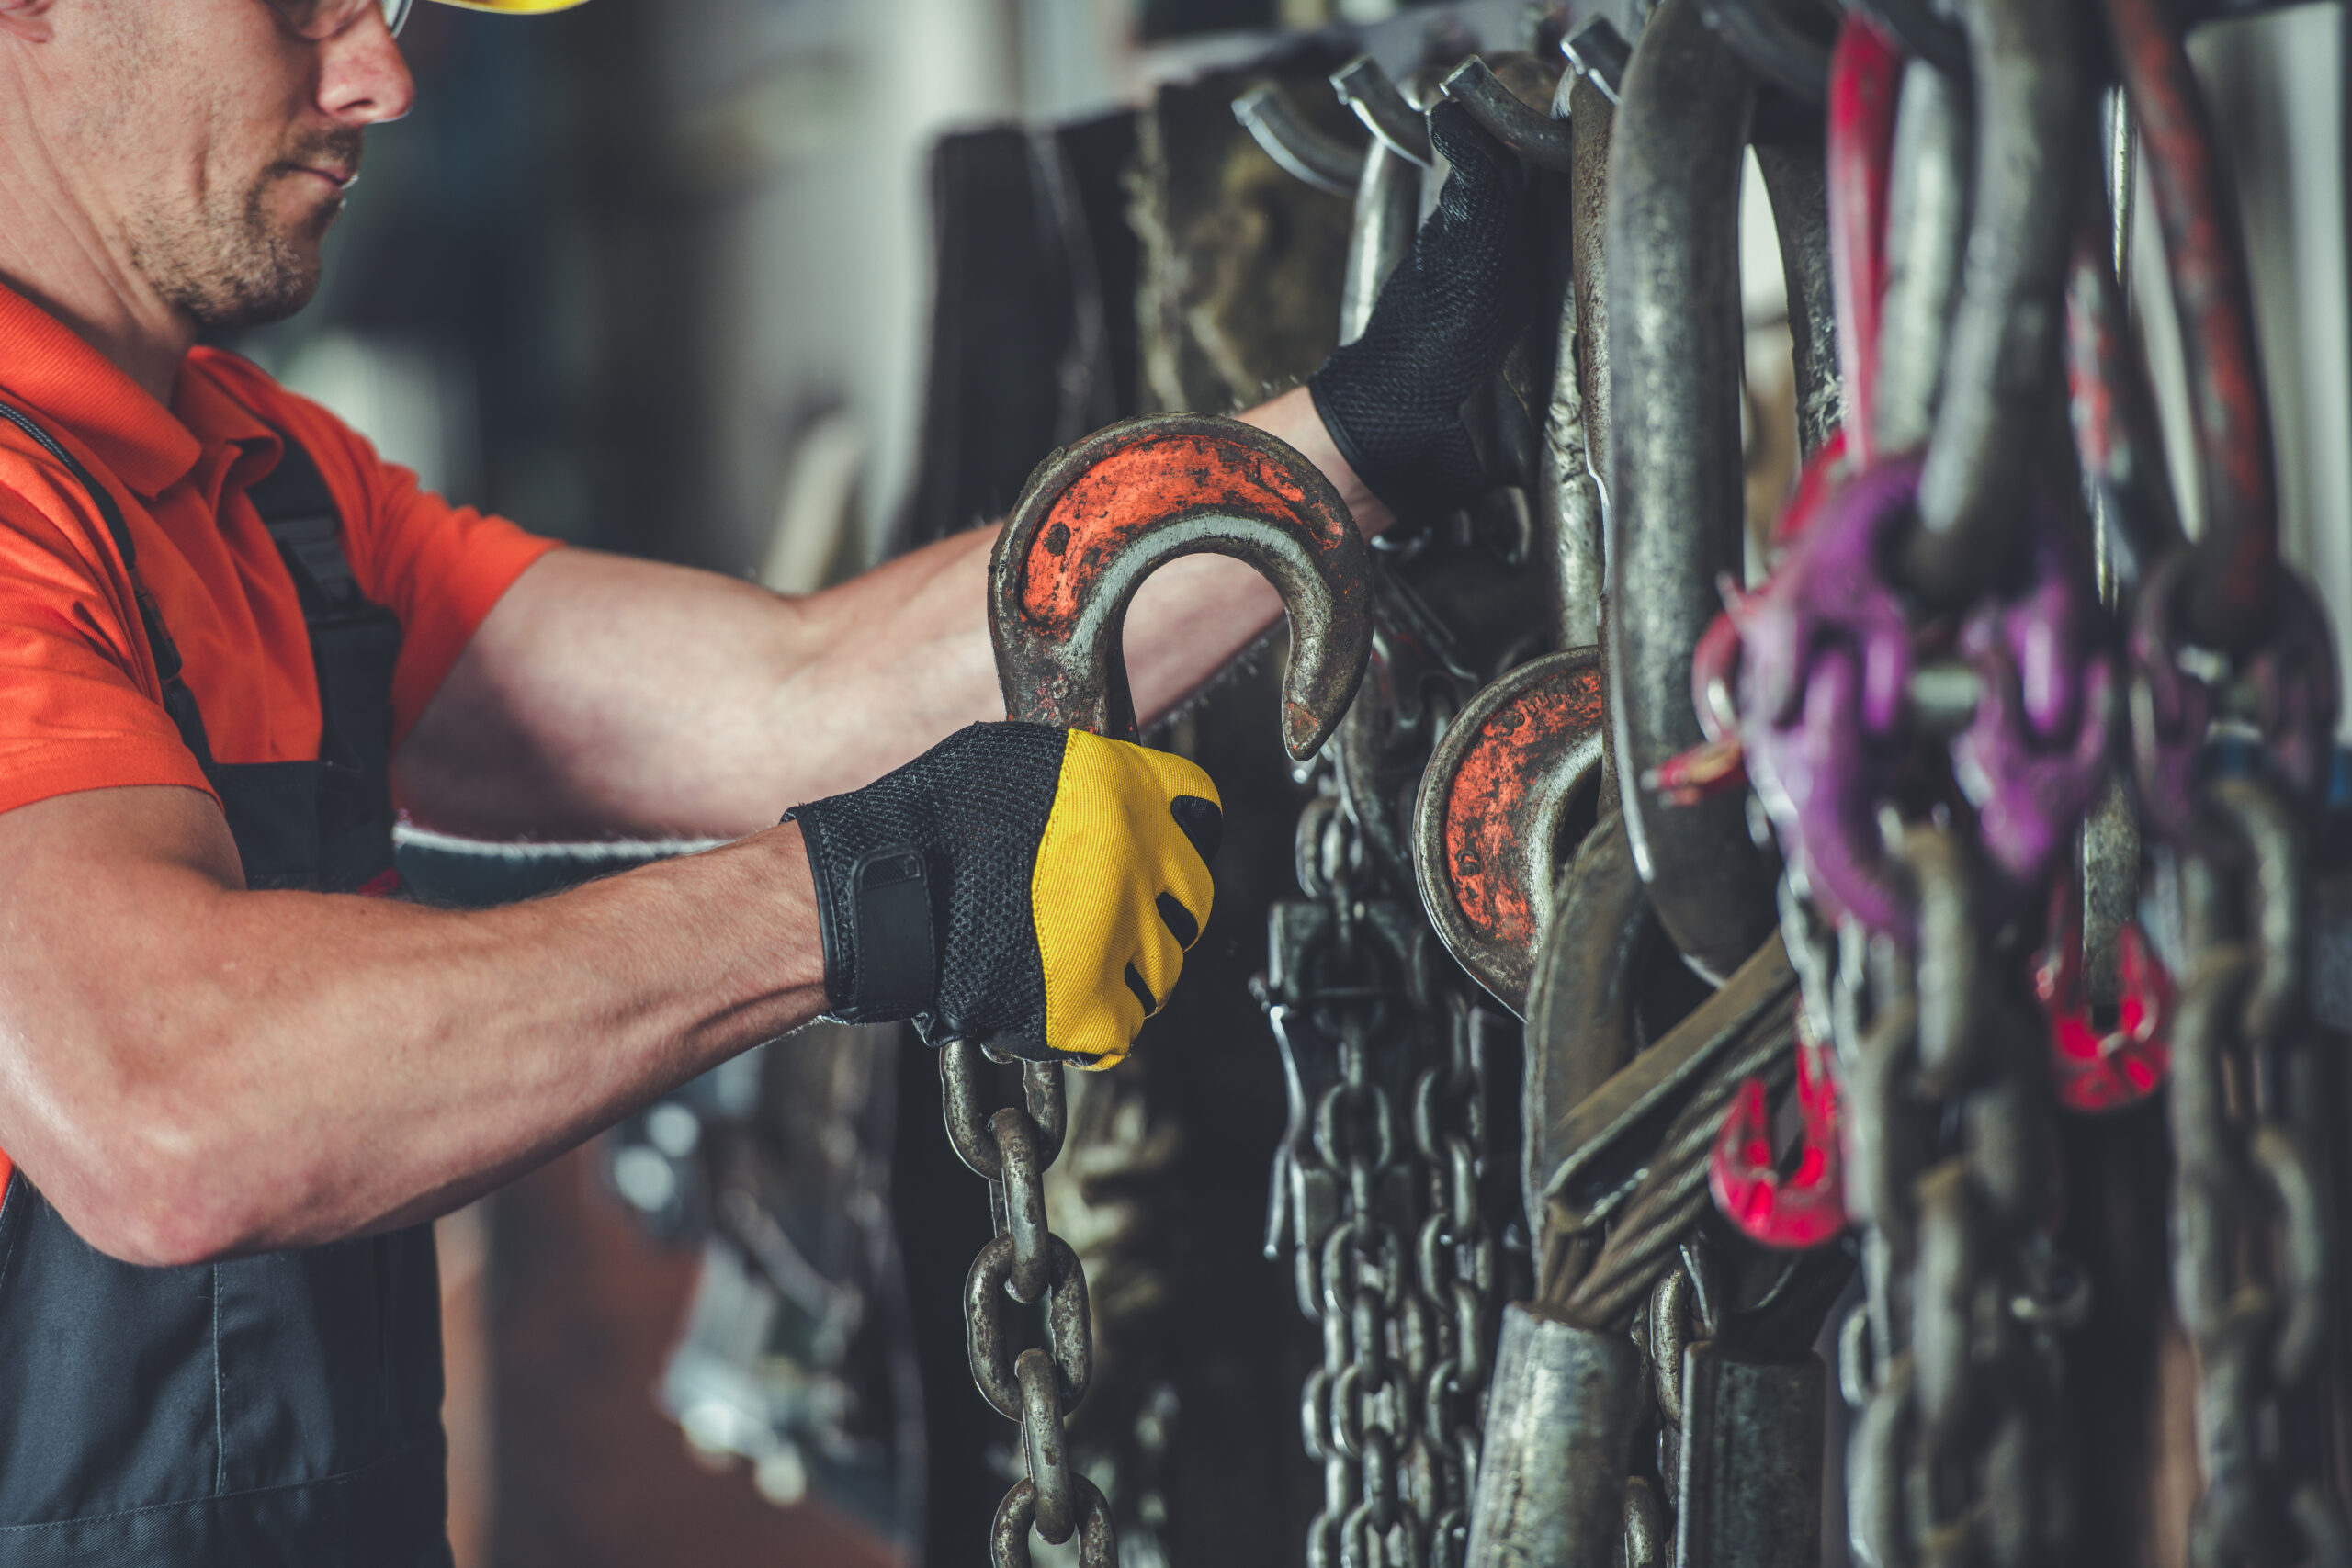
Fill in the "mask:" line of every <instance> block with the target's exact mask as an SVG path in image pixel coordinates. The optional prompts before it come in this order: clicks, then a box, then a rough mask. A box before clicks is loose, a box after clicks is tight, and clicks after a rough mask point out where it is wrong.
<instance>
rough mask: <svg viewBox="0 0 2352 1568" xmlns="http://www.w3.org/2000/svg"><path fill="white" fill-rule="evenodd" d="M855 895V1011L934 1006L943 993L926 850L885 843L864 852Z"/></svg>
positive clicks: (854, 878)
mask: <svg viewBox="0 0 2352 1568" xmlns="http://www.w3.org/2000/svg"><path fill="white" fill-rule="evenodd" d="M850 897H852V898H853V899H854V901H855V904H856V920H857V995H856V996H855V997H854V998H852V1002H851V1010H852V1011H853V1012H854V1014H856V1015H857V1016H861V1017H868V1018H877V1017H878V1018H906V1017H910V1016H911V1015H913V1014H916V1013H927V1012H929V1011H931V1010H932V1009H933V1007H934V1006H936V1005H937V999H938V996H939V977H938V954H937V950H936V943H935V942H934V939H933V932H932V919H931V876H930V872H929V870H928V868H927V867H925V865H924V864H923V858H922V851H920V850H918V849H916V848H915V847H914V846H913V845H911V844H885V845H884V846H882V847H881V848H880V849H877V850H874V851H872V852H869V853H867V854H865V855H863V856H861V857H860V858H859V860H858V862H857V863H856V865H855V866H854V867H852V868H851V871H850Z"/></svg>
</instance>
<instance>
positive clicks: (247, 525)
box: [0, 287, 556, 1191]
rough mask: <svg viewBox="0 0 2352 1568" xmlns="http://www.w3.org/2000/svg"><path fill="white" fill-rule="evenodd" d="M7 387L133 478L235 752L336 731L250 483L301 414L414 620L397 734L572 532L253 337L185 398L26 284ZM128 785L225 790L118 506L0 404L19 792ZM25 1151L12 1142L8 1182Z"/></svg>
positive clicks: (353, 538) (2, 323)
mask: <svg viewBox="0 0 2352 1568" xmlns="http://www.w3.org/2000/svg"><path fill="white" fill-rule="evenodd" d="M0 400H6V401H7V402H9V403H13V404H14V405H16V406H17V408H18V409H20V410H22V411H23V412H26V413H27V414H28V415H30V416H31V417H32V418H33V420H34V421H35V422H36V423H39V424H40V425H41V426H42V427H43V428H44V429H46V430H47V431H48V433H49V434H50V435H51V438H53V439H54V440H56V441H57V442H58V443H59V444H60V445H61V446H63V447H64V448H65V449H66V450H67V451H69V452H71V453H73V454H74V457H75V458H76V459H77V460H79V461H80V462H81V463H82V465H83V466H84V467H85V468H88V469H89V470H90V473H91V475H92V476H93V477H94V478H96V479H97V480H98V482H99V483H101V484H103V485H105V486H106V487H107V490H109V491H112V492H113V495H114V499H115V501H116V502H117V503H118V504H119V506H120V507H121V509H122V513H123V517H124V519H125V521H126V523H127V524H128V525H129V527H130V539H131V545H132V547H133V549H134V550H135V551H136V552H137V555H138V558H139V576H140V580H141V581H142V582H144V583H145V584H146V586H147V590H148V592H151V593H153V595H154V596H155V601H156V604H158V605H159V606H160V607H161V608H162V611H163V616H164V626H166V627H167V628H169V630H170V631H171V634H172V638H173V640H174V641H175V643H177V644H178V645H179V649H180V655H181V658H182V660H184V661H185V663H186V666H187V670H186V679H187V684H188V689H189V690H190V691H191V692H193V693H194V694H195V696H196V701H197V705H198V708H200V709H201V710H202V711H203V714H204V726H205V731H206V734H207V737H208V739H209V741H210V742H211V746H212V753H213V756H214V757H215V759H217V760H218V761H222V762H232V763H233V762H287V761H307V760H309V759H311V758H313V757H316V756H317V755H318V750H319V730H320V722H321V721H320V716H319V693H318V678H317V674H316V672H315V671H314V670H313V669H312V667H311V653H310V639H309V637H307V636H306V635H305V633H304V631H303V627H302V608H301V602H300V599H299V598H298V597H297V596H296V593H295V588H294V581H293V579H292V578H291V577H290V576H288V573H287V570H286V566H285V563H284V561H283V560H281V559H280V558H279V557H278V553H277V545H276V543H275V542H273V541H272V540H271V538H270V536H269V531H268V530H267V529H266V528H265V527H264V526H263V525H262V521H261V518H260V516H259V515H258V514H257V513H255V512H254V508H253V504H252V502H249V501H248V500H247V499H246V497H245V491H246V488H247V487H248V486H250V485H252V484H254V482H255V481H257V480H259V479H262V478H264V477H265V476H266V475H267V474H268V473H269V472H270V471H271V470H272V469H274V468H276V467H277V460H278V456H279V453H280V452H281V450H282V449H283V443H282V442H281V441H280V440H279V437H278V434H277V433H278V431H280V430H283V431H286V432H288V433H289V434H292V435H293V436H295V437H296V438H297V439H298V440H300V442H301V444H302V445H303V446H304V447H305V448H307V449H308V450H309V452H310V454H311V458H312V460H313V461H314V462H316V463H317V465H318V468H319V472H320V474H321V475H322V476H323V477H324V479H325V480H326V483H327V488H328V490H329V491H332V492H333V493H334V500H335V504H336V507H337V509H338V510H339V511H340V512H341V513H342V514H343V544H344V549H345V553H346V554H347V555H348V556H349V557H350V559H351V569H352V573H353V575H354V577H355V578H356V580H357V581H358V585H359V588H360V591H361V592H363V593H365V594H366V595H367V596H368V599H369V600H370V601H372V602H373V603H375V604H381V605H383V606H385V607H386V608H387V609H390V611H391V612H392V613H393V614H394V615H397V616H398V617H399V618H400V623H401V633H402V638H401V657H400V663H399V666H398V667H397V669H396V670H395V671H394V672H393V677H392V716H393V736H392V743H393V745H394V746H396V747H397V746H398V745H399V744H400V741H401V739H402V738H403V737H405V736H406V735H407V734H408V732H409V730H410V728H413V726H414V725H415V723H416V720H417V716H419V715H420V714H422V713H423V712H424V707H425V705H426V704H427V703H429V702H431V701H432V699H433V694H434V693H435V691H437V690H439V688H440V685H441V682H442V680H443V679H444V678H445V677H446V676H447V674H448V673H449V669H450V666H451V665H453V664H455V663H456V662H457V660H458V654H459V653H461V652H462V651H464V649H465V646H466V643H467V641H468V640H469V638H470V637H472V636H473V633H474V628H475V627H476V626H480V625H481V621H482V617H484V616H485V615H489V614H490V610H491V606H492V605H493V604H496V603H497V602H498V598H499V595H501V594H502V593H503V592H506V590H507V588H508V587H509V586H510V585H511V584H512V583H513V582H514V581H515V578H516V577H517V576H519V575H520V574H521V573H522V571H523V569H524V568H525V567H526V566H528V565H530V564H531V563H532V562H533V561H535V560H537V559H538V558H539V557H541V556H542V555H545V554H546V553H547V552H548V551H549V550H551V549H553V548H555V547H556V545H555V542H554V541H553V540H549V539H540V538H534V537H533V536H530V535H528V534H526V533H524V532H523V531H522V530H521V529H519V528H517V527H515V525H513V524H511V523H507V522H505V521H503V520H502V519H499V518H495V517H487V516H484V515H483V514H481V513H479V512H473V511H469V510H467V509H465V508H461V507H453V506H451V505H450V504H449V503H448V502H446V501H443V500H442V499H441V498H440V497H438V496H435V495H429V494H427V493H425V492H424V491H422V490H420V489H419V488H418V487H417V482H416V476H415V475H414V474H413V473H411V472H409V471H408V470H407V469H405V468H398V467H395V466H393V465H391V464H389V463H386V462H384V461H383V460H381V459H380V458H379V457H377V456H376V453H375V450H374V449H373V448H372V447H370V446H368V443H367V442H366V441H365V440H363V439H361V438H360V437H359V436H358V435H357V434H355V433H354V432H353V431H352V430H351V429H350V427H349V426H347V425H345V424H344V423H343V422H342V421H340V420H338V419H336V418H335V417H334V415H333V414H331V413H329V412H326V411H325V410H324V409H322V408H321V407H319V406H318V405H317V404H316V403H313V402H310V401H308V400H305V399H302V398H299V397H296V396H295V395H294V394H293V393H291V392H288V391H287V390H286V389H284V388H283V387H280V386H279V385H278V384H277V382H276V381H274V380H272V379H271V378H269V377H268V376H267V375H266V374H264V373H263V372H262V371H261V370H260V369H259V368H258V367H254V366H253V365H251V364H249V363H247V362H246V361H244V360H243V359H239V358H237V357H236V356H235V355H230V354H223V353H220V352H219V351H217V350H212V349H202V348H199V349H198V350H197V351H196V352H195V353H193V354H191V355H189V356H188V359H187V364H186V366H185V367H183V368H182V369H181V371H180V377H179V382H178V385H177V386H175V388H174V389H173V392H172V403H171V407H169V408H165V407H164V405H163V404H161V403H159V402H157V401H156V400H154V399H153V397H151V396H149V395H148V393H147V392H146V391H144V390H143V389H141V388H140V387H139V386H138V385H137V384H135V383H134V382H132V381H131V380H130V378H129V377H127V376H125V375H124V374H123V373H122V372H121V371H119V370H118V369H117V368H115V367H114V366H113V365H112V364H110V363H109V362H108V361H107V359H105V358H104V357H103V356H102V355H99V354H98V353H97V351H96V350H95V349H93V348H92V347H91V346H90V345H89V344H86V343H85V342H83V341H82V339H80V338H79V337H77V336H75V335H74V333H72V332H71V331H70V330H68V329H67V328H66V327H65V326H64V325H63V324H62V323H61V322H59V321H57V320H56V319H55V318H54V317H51V315H49V314H48V313H47V312H46V311H44V310H40V308H38V307H37V306H35V305H33V304H31V303H30V302H29V301H28V300H26V299H24V298H22V297H21V296H19V295H17V294H16V293H15V292H13V291H11V290H9V289H7V288H5V287H0ZM127 784H184V785H186V786H187V787H188V788H190V789H200V790H205V791H206V792H207V793H208V794H209V793H210V790H209V785H208V784H206V783H205V780H204V773H203V772H202V770H201V769H199V768H198V765H197V761H196V759H195V757H194V756H192V755H191V754H190V753H189V752H188V750H187V748H186V747H185V746H183V745H181V744H180V737H179V731H178V729H177V728H175V727H174V725H173V723H172V720H171V717H170V716H169V715H168V714H166V713H165V712H164V705H163V688H162V685H161V683H160V682H158V680H157V678H156V673H155V662H154V659H153V655H152V653H151V651H150V650H149V649H148V647H147V641H146V637H145V636H144V634H143V633H142V631H141V627H140V623H139V613H138V609H137V607H136V604H135V603H134V601H133V599H132V597H131V584H130V575H129V573H128V572H127V571H126V570H124V567H123V562H122V558H121V557H120V555H119V553H118V552H117V550H116V548H115V544H114V540H113V538H112V536H110V535H109V534H108V532H107V525H106V521H105V519H104V518H103V517H102V516H100V515H99V513H98V510H97V508H96V506H94V505H92V504H91V502H90V499H89V495H88V492H87V491H85V490H84V489H83V487H82V485H81V483H80V481H78V480H77V479H75V478H74V475H73V473H72V472H71V471H70V470H69V469H68V468H66V467H65V466H64V465H63V464H62V463H60V462H58V461H57V459H56V458H54V457H51V456H50V454H49V453H47V452H45V451H43V450H42V449H41V448H40V446H39V444H37V443H36V442H34V441H33V440H32V439H31V438H30V437H28V436H27V435H26V434H24V433H23V432H21V431H19V430H17V428H16V427H15V426H14V425H10V424H7V423H5V422H0V811H10V810H14V809H15V808H16V807H20V806H27V805H29V804H31V803H32V802H34V801H37V800H45V799H48V798H49V797H51V796H52V795H69V794H72V793H74V791H77V790H85V789H107V788H114V787H119V786H122V785H127ZM7 1171H8V1159H7V1156H6V1154H5V1153H0V1191H5V1190H6V1185H7Z"/></svg>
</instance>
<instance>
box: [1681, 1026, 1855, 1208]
mask: <svg viewBox="0 0 2352 1568" xmlns="http://www.w3.org/2000/svg"><path fill="white" fill-rule="evenodd" d="M1797 1115H1798V1119H1799V1120H1800V1122H1802V1123H1803V1125H1804V1132H1803V1136H1802V1137H1801V1139H1800V1141H1799V1143H1798V1145H1797V1156H1796V1165H1795V1167H1794V1168H1792V1169H1791V1170H1790V1171H1789V1172H1788V1174H1786V1175H1785V1176H1784V1175H1782V1174H1781V1161H1780V1159H1779V1158H1778V1157H1777V1156H1776V1155H1775V1152H1774V1150H1773V1147H1772V1117H1771V1111H1770V1106H1769V1105H1768V1103H1767V1101H1766V1100H1765V1095H1764V1085H1763V1083H1762V1082H1761V1081H1760V1080H1758V1079H1755V1078H1750V1079H1749V1080H1748V1081H1747V1084H1746V1085H1745V1086H1743V1087H1742V1088H1741V1089H1740V1091H1739V1098H1738V1099H1737V1100H1734V1101H1733V1102H1732V1107H1731V1112H1730V1114H1729V1115H1727V1116H1725V1117H1724V1130H1723V1132H1722V1134H1720V1135H1719V1136H1718V1137H1717V1138H1716V1139H1715V1152H1714V1155H1713V1158H1711V1159H1710V1160H1709V1161H1708V1163H1707V1186H1708V1189H1709V1190H1711V1191H1712V1192H1713V1194H1714V1198H1715V1207H1716V1208H1718V1209H1721V1210H1722V1211H1723V1213H1724V1218H1726V1219H1728V1220H1730V1221H1731V1223H1732V1224H1735V1225H1737V1226H1738V1227H1739V1230H1740V1234H1741V1235H1745V1236H1747V1238H1748V1239H1749V1240H1750V1241H1754V1242H1758V1243H1760V1244H1761V1245H1763V1246H1765V1247H1776V1248H1779V1249H1781V1250H1782V1251H1788V1252H1803V1251H1808V1250H1810V1249H1812V1248H1814V1247H1826V1246H1827V1245H1828V1244H1829V1243H1831V1242H1833V1241H1835V1240H1837V1239H1838V1237H1839V1236H1840V1235H1844V1234H1845V1231H1846V1225H1847V1218H1846V1175H1845V1165H1844V1160H1843V1156H1841V1154H1840V1152H1839V1145H1838V1073H1837V1068H1836V1066H1835V1065H1834V1063H1833V1062H1832V1060H1831V1057H1830V1055H1829V1052H1828V1051H1827V1050H1826V1049H1825V1048H1824V1047H1823V1046H1821V1045H1820V1044H1818V1043H1815V1042H1814V1041H1812V1040H1811V1039H1808V1038H1807V1037H1806V1035H1805V1032H1804V1029H1803V1028H1802V1027H1800V1028H1799V1030H1798V1032H1797Z"/></svg>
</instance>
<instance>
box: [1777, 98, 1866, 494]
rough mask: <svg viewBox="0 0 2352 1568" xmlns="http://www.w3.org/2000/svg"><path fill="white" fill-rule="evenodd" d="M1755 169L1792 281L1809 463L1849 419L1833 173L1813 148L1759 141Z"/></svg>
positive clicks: (1792, 335) (1801, 427) (1800, 407)
mask: <svg viewBox="0 0 2352 1568" xmlns="http://www.w3.org/2000/svg"><path fill="white" fill-rule="evenodd" d="M1756 166H1757V169H1758V172H1759V173H1761V174H1762V175H1763V176H1764V191H1765V195H1766V196H1767V197H1769V198H1770V201H1771V203H1772V224H1773V227H1774V229H1775V230H1776V231H1778V233H1779V235H1780V241H1781V276H1783V277H1785V278H1786V279H1787V280H1788V290H1789V346H1790V351H1791V355H1792V359H1793V361H1794V365H1795V369H1796V389H1797V448H1798V451H1799V453H1800V454H1801V455H1802V456H1803V457H1804V459H1805V460H1806V461H1808V462H1810V461H1811V460H1812V459H1813V457H1814V456H1815V454H1816V453H1818V452H1819V451H1820V450H1821V449H1822V448H1823V447H1824V446H1827V445H1828V444H1829V440H1830V437H1831V436H1833V435H1835V434H1837V432H1838V427H1839V426H1840V425H1841V424H1843V423H1845V419H1846V394H1845V388H1844V378H1843V377H1842V376H1841V375H1840V374H1839V369H1838V293H1837V289H1836V288H1835V287H1834V285H1833V282H1832V279H1831V277H1830V269H1829V175H1828V171H1827V170H1826V169H1825V168H1824V167H1823V166H1822V158H1821V153H1820V151H1819V150H1818V149H1817V148H1812V147H1775V146H1764V145H1760V144H1759V145H1758V147H1757V149H1756Z"/></svg>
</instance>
